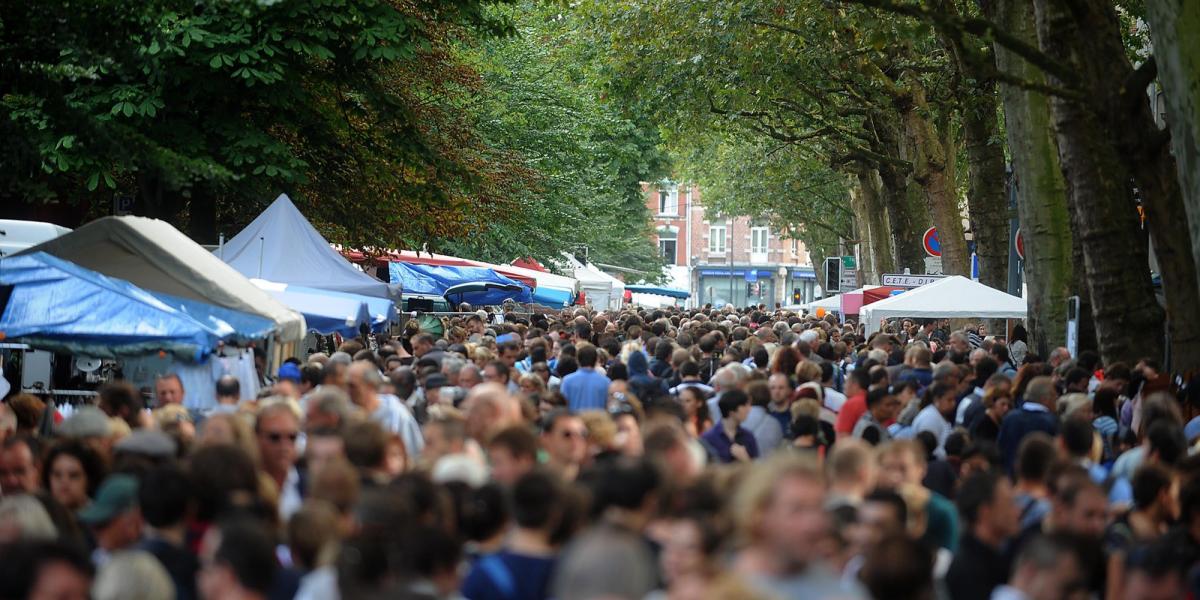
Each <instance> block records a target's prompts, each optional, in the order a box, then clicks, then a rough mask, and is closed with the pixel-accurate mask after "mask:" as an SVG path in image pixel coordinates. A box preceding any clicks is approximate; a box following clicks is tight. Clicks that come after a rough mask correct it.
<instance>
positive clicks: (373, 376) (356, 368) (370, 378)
mask: <svg viewBox="0 0 1200 600" xmlns="http://www.w3.org/2000/svg"><path fill="white" fill-rule="evenodd" d="M381 385H383V376H382V375H380V374H379V369H378V368H377V367H376V366H375V364H374V363H371V362H370V361H365V360H360V361H355V362H354V363H353V364H351V365H350V368H349V369H348V370H347V372H346V388H347V391H349V392H350V400H351V401H352V402H354V404H355V405H357V406H358V407H359V408H361V409H363V412H365V413H367V415H368V416H369V417H370V419H371V420H372V421H375V422H377V423H379V424H381V425H383V428H384V429H386V430H388V431H390V432H392V433H395V434H397V435H399V436H400V439H401V440H402V441H403V442H404V447H405V449H407V450H408V459H409V460H410V461H416V460H418V459H419V458H420V457H421V450H422V449H423V448H424V447H425V439H424V438H423V437H421V426H420V425H419V424H418V423H417V420H416V419H415V418H414V417H413V415H412V411H410V410H409V408H408V407H407V406H405V405H404V402H402V401H401V400H400V399H399V398H397V397H396V396H393V395H391V394H380V393H379V386H381Z"/></svg>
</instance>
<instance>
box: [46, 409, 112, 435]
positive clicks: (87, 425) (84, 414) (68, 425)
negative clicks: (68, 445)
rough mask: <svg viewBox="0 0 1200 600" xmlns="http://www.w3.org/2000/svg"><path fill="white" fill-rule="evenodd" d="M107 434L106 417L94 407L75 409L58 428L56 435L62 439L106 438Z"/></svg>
mask: <svg viewBox="0 0 1200 600" xmlns="http://www.w3.org/2000/svg"><path fill="white" fill-rule="evenodd" d="M109 433H110V430H109V423H108V415H106V414H104V411H102V410H100V409H99V408H96V407H95V406H81V407H79V408H77V409H76V410H75V412H74V413H72V414H71V416H70V417H67V419H66V420H64V421H63V422H62V423H61V424H59V426H58V434H59V435H61V436H64V437H73V438H87V437H108V435H109Z"/></svg>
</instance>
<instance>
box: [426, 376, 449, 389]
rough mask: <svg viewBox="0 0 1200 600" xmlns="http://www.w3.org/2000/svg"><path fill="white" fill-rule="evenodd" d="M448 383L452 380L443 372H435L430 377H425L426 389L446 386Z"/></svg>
mask: <svg viewBox="0 0 1200 600" xmlns="http://www.w3.org/2000/svg"><path fill="white" fill-rule="evenodd" d="M448 385H450V381H449V380H448V379H446V376H445V375H442V374H441V373H433V374H431V375H430V376H429V377H426V378H425V389H427V390H436V389H438V388H444V387H446V386H448Z"/></svg>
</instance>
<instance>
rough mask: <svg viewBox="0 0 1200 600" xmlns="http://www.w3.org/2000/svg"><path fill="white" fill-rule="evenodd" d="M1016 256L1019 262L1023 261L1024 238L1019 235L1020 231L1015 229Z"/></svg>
mask: <svg viewBox="0 0 1200 600" xmlns="http://www.w3.org/2000/svg"><path fill="white" fill-rule="evenodd" d="M1016 246H1017V256H1018V257H1019V258H1020V259H1021V260H1025V236H1024V235H1022V234H1021V229H1020V228H1019V227H1018V228H1017V242H1016Z"/></svg>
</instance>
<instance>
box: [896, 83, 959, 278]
mask: <svg viewBox="0 0 1200 600" xmlns="http://www.w3.org/2000/svg"><path fill="white" fill-rule="evenodd" d="M906 88H907V91H908V94H907V97H906V98H903V99H900V100H899V101H898V103H899V106H898V107H897V108H898V109H899V110H900V114H901V116H902V119H903V122H904V135H905V139H906V141H907V142H908V147H909V149H910V151H911V153H912V158H911V160H912V164H913V179H914V180H915V181H916V182H917V183H918V184H920V186H921V188H922V190H923V191H924V192H925V200H926V202H927V203H928V206H929V212H930V213H931V214H932V216H933V223H934V225H935V226H936V227H937V230H938V240H939V241H940V242H941V246H942V272H943V273H945V274H947V275H969V274H970V265H969V264H968V262H967V241H966V239H965V238H964V236H963V227H962V213H961V211H959V208H958V195H957V194H956V193H955V189H954V180H953V179H952V178H951V177H950V175H949V173H948V172H947V168H948V167H949V166H950V163H949V161H948V157H947V154H946V148H945V146H944V145H943V144H942V139H941V137H940V136H939V135H938V132H937V130H936V128H935V127H934V126H933V123H931V122H930V118H929V105H928V103H927V102H926V101H925V89H924V87H923V86H922V85H921V84H920V82H918V81H916V80H915V79H910V80H909V81H908V82H906Z"/></svg>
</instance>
